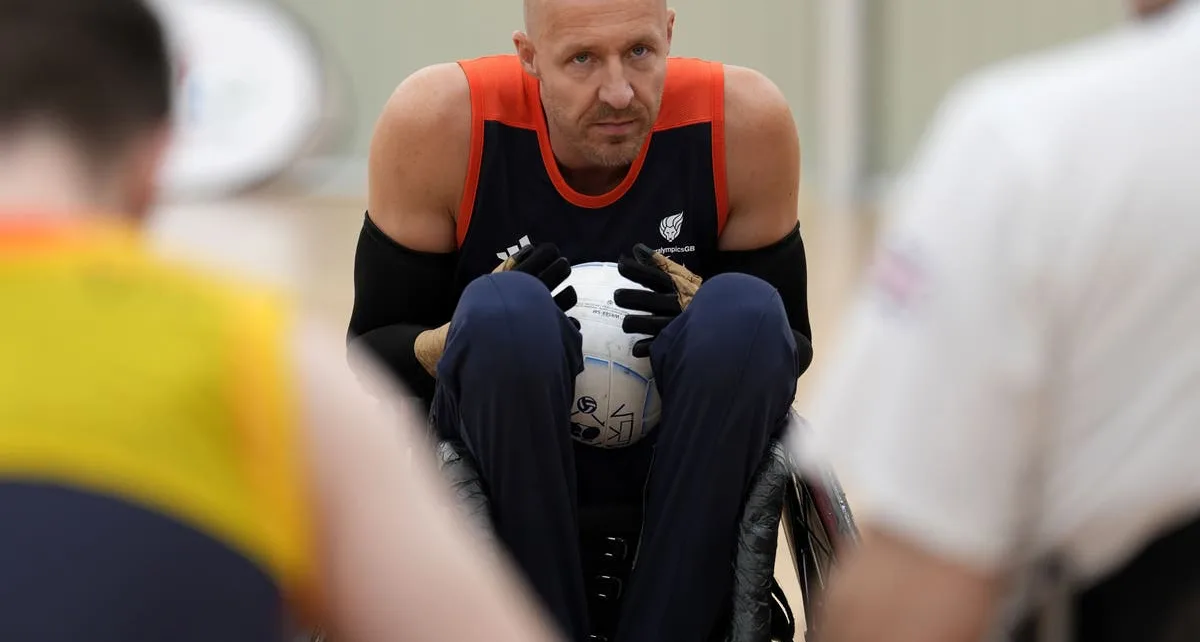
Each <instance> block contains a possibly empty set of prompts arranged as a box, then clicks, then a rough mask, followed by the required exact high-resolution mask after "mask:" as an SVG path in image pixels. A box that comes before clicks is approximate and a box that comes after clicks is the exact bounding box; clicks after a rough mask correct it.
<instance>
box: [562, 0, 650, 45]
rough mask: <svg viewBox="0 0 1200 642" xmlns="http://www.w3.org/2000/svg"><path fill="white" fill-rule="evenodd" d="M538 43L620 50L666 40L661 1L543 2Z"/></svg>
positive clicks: (579, 0)
mask: <svg viewBox="0 0 1200 642" xmlns="http://www.w3.org/2000/svg"><path fill="white" fill-rule="evenodd" d="M539 4H540V5H541V6H540V7H539V8H538V10H539V13H540V15H539V16H538V19H539V22H540V23H541V38H540V39H541V40H542V41H543V42H544V43H545V44H546V45H548V46H550V47H554V48H560V47H563V48H569V47H604V46H620V45H623V44H627V43H629V42H637V41H643V40H647V39H660V38H665V37H666V27H667V14H666V6H665V3H663V2H662V0H543V1H542V2H541V3H539Z"/></svg>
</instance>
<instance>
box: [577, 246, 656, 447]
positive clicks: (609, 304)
mask: <svg viewBox="0 0 1200 642" xmlns="http://www.w3.org/2000/svg"><path fill="white" fill-rule="evenodd" d="M567 286H574V287H575V292H576V294H578V296H579V302H578V303H577V304H576V305H575V307H573V308H571V309H570V310H568V311H567V313H566V314H567V316H569V317H571V318H574V319H576V320H578V321H579V326H580V332H581V334H582V335H583V372H582V373H580V374H579V376H578V377H577V378H576V379H575V397H574V402H573V403H572V406H571V436H572V437H573V438H574V439H575V440H577V441H580V442H582V443H584V444H587V445H590V446H595V447H598V448H623V447H625V446H629V445H631V444H634V443H636V442H638V441H639V440H641V439H642V438H643V437H644V436H646V435H647V434H648V433H649V432H650V431H651V430H653V429H654V427H655V426H656V425H657V424H658V420H659V417H660V415H661V413H662V399H661V397H660V396H659V393H658V387H657V384H656V383H655V379H654V371H653V369H652V368H651V366H650V359H649V358H648V357H643V358H640V359H639V358H635V357H634V356H633V344H634V343H636V342H637V341H638V340H640V339H644V338H646V335H636V334H627V333H626V332H625V331H624V330H622V329H621V321H622V319H624V318H625V315H627V314H629V313H630V311H629V310H626V309H624V308H620V307H617V305H616V304H615V303H613V292H615V291H616V290H617V289H619V288H633V289H645V288H644V287H643V286H641V285H639V284H638V283H635V282H633V281H630V280H629V279H627V278H625V277H624V276H622V275H621V273H620V272H618V271H617V264H616V263H599V262H597V263H581V264H579V265H575V266H572V268H571V275H570V276H569V277H568V278H567V280H566V281H564V282H563V284H562V286H561V287H562V288H565V287H567Z"/></svg>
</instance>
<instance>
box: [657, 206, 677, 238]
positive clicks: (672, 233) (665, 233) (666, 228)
mask: <svg viewBox="0 0 1200 642" xmlns="http://www.w3.org/2000/svg"><path fill="white" fill-rule="evenodd" d="M682 230H683V212H680V213H678V214H672V215H670V216H668V217H666V218H664V219H663V220H662V221H661V222H660V223H659V224H658V233H659V234H661V235H662V237H663V238H664V239H665V240H666V241H667V242H668V243H670V242H671V241H674V240H675V239H677V238H679V232H680V231H682Z"/></svg>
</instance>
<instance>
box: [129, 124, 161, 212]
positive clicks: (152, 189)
mask: <svg viewBox="0 0 1200 642" xmlns="http://www.w3.org/2000/svg"><path fill="white" fill-rule="evenodd" d="M171 143H172V128H171V125H170V124H169V123H164V124H161V125H159V126H157V127H155V128H153V129H152V130H150V131H147V132H146V133H145V134H143V136H142V137H141V138H140V139H139V140H138V141H137V142H136V143H134V144H133V146H132V150H131V153H130V156H129V164H128V171H127V172H126V174H125V175H126V177H127V178H126V180H127V183H126V184H125V190H124V191H125V193H124V201H125V208H126V210H127V211H129V212H130V213H131V214H133V216H135V217H136V218H138V219H143V218H145V217H146V216H147V215H148V214H149V212H150V210H151V209H152V208H153V207H154V205H155V201H157V200H158V193H159V181H160V180H161V171H162V168H163V165H164V164H165V163H166V160H167V155H168V154H169V152H170V148H171Z"/></svg>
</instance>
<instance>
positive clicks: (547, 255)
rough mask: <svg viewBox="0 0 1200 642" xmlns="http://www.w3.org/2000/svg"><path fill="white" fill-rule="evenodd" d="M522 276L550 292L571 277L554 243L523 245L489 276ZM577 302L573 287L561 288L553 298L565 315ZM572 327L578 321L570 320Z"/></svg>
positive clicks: (569, 267)
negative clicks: (504, 274)
mask: <svg viewBox="0 0 1200 642" xmlns="http://www.w3.org/2000/svg"><path fill="white" fill-rule="evenodd" d="M508 271H513V272H524V273H526V274H530V275H533V276H535V277H537V278H538V280H540V281H541V282H542V283H544V284H545V285H546V288H547V289H549V290H550V291H551V292H553V291H554V289H555V288H557V287H558V286H560V285H562V282H563V281H565V280H567V277H568V276H571V262H570V261H568V260H567V259H566V257H564V256H563V255H562V252H560V251H559V249H558V246H557V245H555V244H553V243H537V244H534V245H526V246H525V247H524V248H522V249H521V251H520V252H517V253H516V254H514V255H513V256H510V257H509V258H507V259H505V260H504V262H503V263H501V264H500V265H498V266H496V269H495V270H492V273H493V274H495V273H499V272H508ZM578 302H579V295H578V294H577V293H576V292H575V286H572V285H568V286H567V287H565V288H563V291H562V292H559V293H558V294H556V295H554V303H555V304H556V305H557V306H558V309H560V310H562V311H563V312H566V311H567V310H570V309H571V308H573V307H575V304H576V303H578ZM567 318H568V319H570V320H571V323H573V324H575V327H576V328H578V327H579V321H577V320H575V319H571V318H570V317H567Z"/></svg>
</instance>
